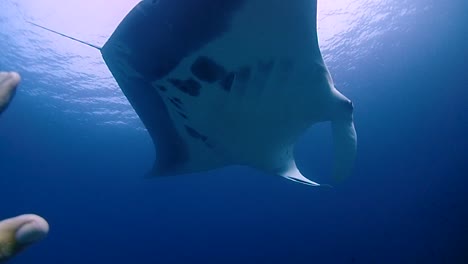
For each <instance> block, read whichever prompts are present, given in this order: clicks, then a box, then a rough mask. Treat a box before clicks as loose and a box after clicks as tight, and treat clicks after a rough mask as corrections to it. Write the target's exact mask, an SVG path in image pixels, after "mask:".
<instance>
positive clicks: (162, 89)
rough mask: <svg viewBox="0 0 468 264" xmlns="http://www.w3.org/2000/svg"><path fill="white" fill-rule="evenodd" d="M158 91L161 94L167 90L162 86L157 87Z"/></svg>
mask: <svg viewBox="0 0 468 264" xmlns="http://www.w3.org/2000/svg"><path fill="white" fill-rule="evenodd" d="M158 89H159V90H160V91H163V92H166V91H167V88H166V87H165V86H164V85H158Z"/></svg>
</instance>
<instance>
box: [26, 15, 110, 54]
mask: <svg viewBox="0 0 468 264" xmlns="http://www.w3.org/2000/svg"><path fill="white" fill-rule="evenodd" d="M26 22H28V23H29V24H31V25H33V26H36V27H39V28H42V29H44V30H47V31H49V32H52V33H54V34H57V35H59V36H62V37H65V38H68V39H71V40H73V41H76V42H79V43H81V44H84V45H86V46H89V47H91V48H95V49H97V50H101V49H102V48H101V47H99V46H96V45H93V44H91V43H89V42H86V41H83V40H79V39H77V38H74V37H70V36H67V35H65V34H63V33H60V32H57V31H55V30H52V29H49V28H46V27H43V26H41V25H38V24H36V23H33V22H29V21H26Z"/></svg>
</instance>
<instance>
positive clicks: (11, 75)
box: [0, 72, 21, 113]
mask: <svg viewBox="0 0 468 264" xmlns="http://www.w3.org/2000/svg"><path fill="white" fill-rule="evenodd" d="M20 81H21V77H20V75H19V74H18V73H16V72H0V113H2V112H3V111H5V109H6V108H7V106H8V104H9V103H10V101H11V99H12V98H13V96H14V94H15V91H16V87H17V86H18V84H19V82H20Z"/></svg>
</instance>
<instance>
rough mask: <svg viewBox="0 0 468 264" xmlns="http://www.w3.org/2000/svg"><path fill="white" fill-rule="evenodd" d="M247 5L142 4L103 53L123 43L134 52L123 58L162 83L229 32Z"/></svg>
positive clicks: (234, 0) (198, 0) (202, 0)
mask: <svg viewBox="0 0 468 264" xmlns="http://www.w3.org/2000/svg"><path fill="white" fill-rule="evenodd" d="M245 2H247V1H246V0H222V1H213V0H159V1H154V0H151V1H141V2H140V3H139V4H138V5H137V6H135V7H134V8H133V9H132V11H130V12H129V13H128V14H127V16H126V17H125V18H124V20H123V21H122V22H121V23H120V24H119V26H118V27H117V29H116V30H115V31H114V33H113V34H112V36H111V37H110V38H109V40H108V41H107V43H106V44H105V45H104V47H103V50H104V51H105V50H108V49H113V51H117V50H118V48H117V47H118V46H119V45H120V43H122V44H123V45H125V47H128V49H129V50H131V51H132V52H131V55H127V54H121V55H119V56H120V58H124V59H126V60H127V61H128V62H129V64H130V65H131V67H132V69H134V70H136V71H137V72H139V73H141V74H142V75H143V76H145V78H148V79H151V80H159V79H161V78H163V77H164V76H166V75H167V74H168V73H170V72H171V71H172V70H173V69H174V68H175V67H176V66H177V65H179V63H180V62H181V61H182V60H183V59H184V58H187V57H188V56H189V55H190V54H192V53H193V52H195V51H197V50H199V49H200V48H201V47H203V46H204V45H206V44H207V43H209V42H210V41H212V40H213V39H215V38H217V37H219V36H221V35H222V34H223V33H225V32H226V31H227V30H229V27H230V24H231V19H232V17H233V15H234V14H235V13H236V12H237V11H238V10H239V9H240V8H241V7H242V6H243V5H244V4H245ZM181 7H182V8H181ZM148 25H151V26H150V27H148ZM114 54H115V53H114ZM155 58H157V60H155Z"/></svg>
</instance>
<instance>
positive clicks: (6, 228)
mask: <svg viewBox="0 0 468 264" xmlns="http://www.w3.org/2000/svg"><path fill="white" fill-rule="evenodd" d="M48 232H49V224H48V223H47V221H46V220H44V218H42V217H40V216H38V215H33V214H25V215H20V216H17V217H13V218H9V219H6V220H3V221H0V263H1V262H3V261H6V260H8V259H9V258H11V257H12V256H14V255H16V254H17V253H19V252H20V251H21V250H23V249H25V248H26V247H28V246H29V245H31V244H33V243H35V242H37V241H39V240H41V239H43V238H44V237H45V236H46V235H47V233H48Z"/></svg>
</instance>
